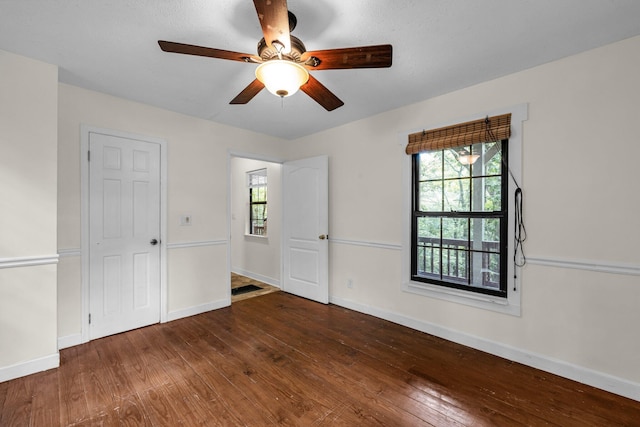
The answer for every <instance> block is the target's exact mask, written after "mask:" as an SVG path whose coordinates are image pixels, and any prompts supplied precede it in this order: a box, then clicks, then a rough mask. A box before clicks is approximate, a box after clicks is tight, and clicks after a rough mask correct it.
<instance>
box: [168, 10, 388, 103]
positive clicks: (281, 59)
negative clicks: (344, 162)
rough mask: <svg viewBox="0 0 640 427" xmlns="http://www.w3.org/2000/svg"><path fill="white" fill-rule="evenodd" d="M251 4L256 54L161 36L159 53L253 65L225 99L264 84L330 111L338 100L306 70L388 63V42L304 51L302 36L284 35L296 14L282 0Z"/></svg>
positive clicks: (243, 98)
mask: <svg viewBox="0 0 640 427" xmlns="http://www.w3.org/2000/svg"><path fill="white" fill-rule="evenodd" d="M253 4H254V5H255V7H256V12H257V13H258V18H259V19H260V25H261V26H262V32H263V35H264V38H263V39H262V40H260V42H259V43H258V54H257V55H251V54H247V53H239V52H232V51H228V50H222V49H214V48H210V47H203V46H194V45H190V44H183V43H176V42H170V41H165V40H159V41H158V44H159V45H160V48H161V49H162V50H163V51H165V52H174V53H183V54H187V55H196V56H206V57H210V58H219V59H228V60H231V61H240V62H247V63H252V64H259V65H258V67H257V68H256V79H255V80H254V81H253V82H251V83H250V84H249V86H247V87H246V88H245V89H244V90H243V91H242V92H240V93H239V94H238V96H236V97H235V98H234V99H232V100H231V102H230V104H246V103H248V102H249V101H251V99H253V97H255V96H256V95H257V94H258V93H259V92H260V91H261V90H262V89H264V88H265V87H266V88H267V90H269V91H270V92H271V93H273V94H274V95H276V96H280V97H283V98H284V97H286V96H291V95H293V94H294V93H295V92H296V91H297V90H298V89H300V90H302V91H303V92H304V93H306V94H307V95H309V96H310V97H311V98H313V99H314V100H315V101H316V102H317V103H318V104H320V105H321V106H322V107H324V108H325V109H326V110H327V111H333V110H335V109H336V108H338V107H341V106H342V105H344V102H342V101H341V100H340V99H339V98H338V97H337V96H336V95H334V94H333V93H332V92H331V91H330V90H329V89H327V88H326V87H325V86H324V85H323V84H322V83H320V82H319V81H318V80H317V79H316V78H314V77H313V76H311V75H310V74H309V70H339V69H353V68H385V67H390V66H391V58H392V47H391V45H390V44H384V45H374V46H362V47H350V48H342V49H326V50H314V51H307V50H306V48H305V46H304V44H303V43H302V41H301V40H300V39H298V38H297V37H294V36H292V35H291V34H290V33H291V31H293V29H294V28H295V26H296V24H297V18H296V16H295V15H294V14H293V13H291V12H289V10H288V8H287V2H286V0H253Z"/></svg>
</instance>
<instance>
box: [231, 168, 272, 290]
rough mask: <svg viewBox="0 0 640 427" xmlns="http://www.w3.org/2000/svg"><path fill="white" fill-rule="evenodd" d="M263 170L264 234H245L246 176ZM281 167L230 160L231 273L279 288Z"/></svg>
mask: <svg viewBox="0 0 640 427" xmlns="http://www.w3.org/2000/svg"><path fill="white" fill-rule="evenodd" d="M258 169H267V206H268V217H267V218H268V220H267V224H268V225H267V235H266V236H252V235H249V234H248V233H247V232H248V228H247V227H248V224H249V222H248V221H249V218H248V217H249V189H248V188H247V181H246V173H247V172H250V171H254V170H258ZM281 170H282V166H281V165H280V164H278V163H271V162H264V161H260V160H253V159H246V158H242V157H232V158H231V194H230V197H231V202H232V203H231V271H233V272H235V273H238V274H243V275H245V276H248V277H251V278H253V279H257V280H260V281H262V282H265V283H268V284H270V285H274V286H280V258H281V247H280V240H281V233H282V231H281V230H282V229H281V223H282V196H281V188H282V178H281V176H282V172H281Z"/></svg>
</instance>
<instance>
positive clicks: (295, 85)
mask: <svg viewBox="0 0 640 427" xmlns="http://www.w3.org/2000/svg"><path fill="white" fill-rule="evenodd" d="M256 78H257V79H258V80H260V82H262V84H264V86H265V87H266V88H267V90H268V91H269V92H271V93H272V94H274V95H276V96H279V97H281V98H284V97H287V96H291V95H293V94H294V93H296V92H297V91H298V89H300V86H302V85H303V84H305V83H306V82H307V81H308V80H309V72H308V71H307V70H306V69H305V68H304V67H303V66H302V65H300V64H297V63H295V62H293V61H288V60H285V59H272V60H270V61H267V62H264V63H262V64H260V65H259V66H258V68H256Z"/></svg>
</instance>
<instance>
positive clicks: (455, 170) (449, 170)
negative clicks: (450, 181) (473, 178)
mask: <svg viewBox="0 0 640 427" xmlns="http://www.w3.org/2000/svg"><path fill="white" fill-rule="evenodd" d="M467 150H468V147H467ZM469 174H470V169H469V167H468V166H466V165H463V164H462V163H460V162H459V161H458V152H457V151H456V150H453V149H450V150H444V169H443V175H444V178H445V179H446V178H465V177H468V176H469Z"/></svg>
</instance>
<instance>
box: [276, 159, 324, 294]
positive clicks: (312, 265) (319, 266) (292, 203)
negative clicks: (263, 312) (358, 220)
mask: <svg viewBox="0 0 640 427" xmlns="http://www.w3.org/2000/svg"><path fill="white" fill-rule="evenodd" d="M328 166H329V159H328V157H327V156H319V157H312V158H308V159H301V160H296V161H292V162H286V163H284V164H283V177H282V184H283V234H284V235H283V257H282V267H283V268H282V269H283V273H282V283H283V290H284V291H286V292H289V293H292V294H294V295H298V296H301V297H304V298H307V299H311V300H314V301H318V302H321V303H323V304H327V303H328V302H329V212H328V204H329V169H328Z"/></svg>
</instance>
